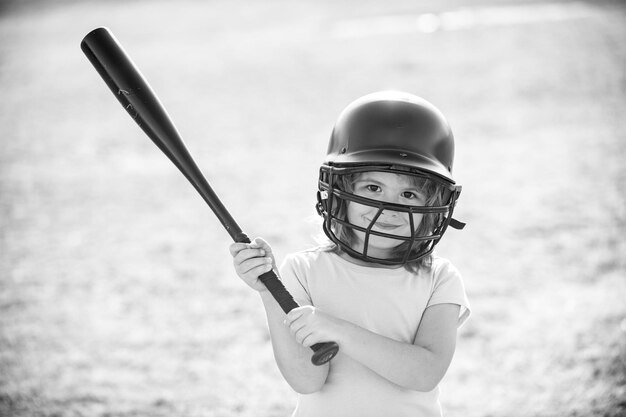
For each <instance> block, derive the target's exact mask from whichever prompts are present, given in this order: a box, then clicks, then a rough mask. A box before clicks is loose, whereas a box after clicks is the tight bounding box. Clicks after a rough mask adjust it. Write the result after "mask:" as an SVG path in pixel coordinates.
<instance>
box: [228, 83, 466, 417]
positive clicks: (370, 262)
mask: <svg viewBox="0 0 626 417" xmlns="http://www.w3.org/2000/svg"><path fill="white" fill-rule="evenodd" d="M453 158H454V140H453V135H452V132H451V130H450V128H449V126H448V123H447V122H446V120H445V118H444V117H443V115H442V114H441V112H439V110H437V109H436V108H435V107H434V106H433V105H432V104H430V103H428V102H427V101H425V100H423V99H421V98H419V97H416V96H413V95H410V94H406V93H400V92H390V91H385V92H379V93H374V94H370V95H367V96H365V97H362V98H360V99H358V100H356V101H354V102H353V103H351V104H350V105H349V106H348V107H347V108H346V109H345V110H344V111H343V112H342V113H341V115H340V117H339V119H338V121H337V123H336V125H335V128H334V130H333V133H332V135H331V139H330V144H329V147H328V153H327V156H326V160H325V162H324V164H323V165H322V167H321V169H320V178H319V191H318V205H317V209H318V212H319V213H320V215H321V216H322V217H323V218H324V222H323V229H324V232H325V234H326V236H327V237H328V238H329V239H330V241H331V242H330V243H329V244H328V245H324V246H320V247H317V248H314V249H310V250H306V251H302V252H299V253H296V254H293V255H290V256H289V257H287V259H285V261H284V263H283V265H282V266H281V268H280V274H279V276H280V277H281V280H282V282H283V284H284V285H285V287H286V288H287V289H288V290H289V292H290V293H291V294H292V295H293V297H294V299H295V300H296V301H297V302H298V303H299V304H300V307H299V308H296V309H294V310H292V311H291V312H290V313H289V314H287V315H285V314H284V313H283V311H282V309H281V308H280V307H279V305H278V304H277V303H276V302H275V301H274V299H273V298H272V296H271V295H270V294H269V293H268V291H267V290H266V289H265V287H264V286H263V284H262V283H260V282H259V280H258V276H259V275H261V274H263V273H265V272H267V271H269V270H270V269H272V268H275V263H274V257H273V255H272V249H271V247H270V246H269V245H268V244H267V243H266V242H265V241H263V240H262V239H260V238H257V239H255V240H254V241H253V243H252V244H244V243H235V244H233V245H231V247H230V252H231V254H232V255H233V257H234V265H235V270H236V271H237V274H238V275H239V276H240V277H241V278H242V279H243V280H244V281H245V282H246V283H247V284H248V285H250V286H251V287H252V288H254V289H255V290H257V291H259V293H260V296H261V299H262V301H263V304H264V307H265V311H266V314H267V320H268V326H269V329H270V334H271V340H272V346H273V349H274V356H275V358H276V361H277V364H278V367H279V369H280V371H281V373H282V375H283V376H284V378H285V379H286V381H287V382H288V383H289V385H290V386H291V387H292V388H293V389H294V390H295V391H296V392H298V393H299V395H298V404H297V407H296V410H295V411H294V414H293V416H298V417H305V416H306V417H309V416H314V417H328V416H341V417H346V416H355V417H356V416H358V417H366V416H376V417H381V416H421V417H430V416H440V415H441V407H440V404H439V390H438V384H439V382H440V381H441V379H442V378H443V376H444V374H445V372H446V370H447V369H448V366H449V364H450V362H451V360H452V356H453V354H454V350H455V342H456V331H457V328H458V326H460V325H461V324H462V323H463V322H464V321H465V319H466V318H467V317H468V315H469V303H468V301H467V297H466V295H465V290H464V287H463V283H462V281H461V277H460V275H459V273H458V272H457V270H456V269H455V268H454V267H453V266H452V264H450V262H449V261H447V260H446V259H443V258H439V257H437V256H435V255H433V253H432V252H433V249H434V247H435V245H436V244H437V242H438V241H439V240H440V239H441V236H442V235H443V233H444V232H445V230H446V228H447V227H448V225H450V226H452V227H455V228H462V226H463V223H460V222H458V221H456V220H453V219H452V211H453V209H454V205H455V202H456V199H457V198H458V196H459V194H460V192H461V187H460V186H458V185H455V182H454V180H453V179H452V162H453ZM327 341H334V342H337V343H338V345H339V353H338V354H337V356H336V357H335V358H334V359H332V360H331V361H330V362H329V363H327V364H324V365H322V366H314V365H312V364H311V361H310V358H311V354H312V352H311V350H310V349H309V346H311V345H313V344H315V343H319V342H327Z"/></svg>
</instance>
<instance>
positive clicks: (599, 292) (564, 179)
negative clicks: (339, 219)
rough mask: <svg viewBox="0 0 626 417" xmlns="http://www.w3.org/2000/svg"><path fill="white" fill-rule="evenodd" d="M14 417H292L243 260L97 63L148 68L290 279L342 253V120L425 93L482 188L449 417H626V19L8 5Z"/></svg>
mask: <svg viewBox="0 0 626 417" xmlns="http://www.w3.org/2000/svg"><path fill="white" fill-rule="evenodd" d="M0 6H1V7H0V95H1V98H2V99H1V100H0V141H1V147H0V416H15V417H25V416H37V417H44V416H45V417H53V416H54V417H74V416H101V417H104V416H107V417H131V416H132V417H139V416H151V417H153V416H157V417H158V416H184V417H196V416H198V417H200V416H202V417H213V416H215V417H235V416H246V417H248V416H250V417H252V416H270V417H274V416H275V417H278V416H287V415H289V414H290V411H291V410H292V409H293V405H294V394H293V392H292V391H291V389H290V388H289V387H288V385H287V384H286V383H285V382H284V381H283V380H282V379H281V377H280V375H279V373H278V370H277V368H276V366H275V364H274V361H273V358H272V354H271V347H270V344H269V338H268V333H267V330H266V327H265V318H264V314H263V311H262V306H261V303H260V301H259V299H258V297H257V296H256V294H254V293H253V292H252V291H250V290H249V289H248V288H247V287H246V286H245V285H244V284H243V283H241V282H240V281H239V280H238V279H237V277H236V276H235V274H234V272H233V270H232V268H231V263H230V257H229V255H228V251H227V247H228V244H229V237H228V235H227V234H226V232H224V230H223V229H222V228H221V226H220V224H219V223H218V222H217V220H216V219H215V218H214V217H213V216H212V214H211V212H210V211H209V210H208V208H207V207H206V206H205V205H204V203H203V202H202V200H201V199H200V198H199V197H198V196H197V195H196V194H195V191H194V190H193V189H192V188H191V187H190V186H189V185H188V184H187V182H186V180H185V179H184V178H183V177H182V176H181V175H180V174H179V173H178V172H177V171H176V169H175V168H174V167H173V166H172V165H171V163H170V162H169V161H168V160H167V159H166V158H165V157H164V156H163V155H162V154H161V153H160V151H159V150H158V149H157V148H156V147H154V145H153V144H152V143H151V142H150V141H149V140H148V139H147V138H146V137H145V135H144V134H143V133H142V132H141V131H140V129H138V128H137V126H136V125H134V123H133V122H132V121H131V120H130V118H129V117H128V116H127V115H125V114H124V112H123V110H122V109H121V108H120V106H119V104H118V103H117V102H116V100H115V99H114V98H113V96H112V95H111V93H110V92H109V91H108V89H107V88H106V86H105V84H104V83H103V82H102V80H101V79H100V77H99V76H98V75H97V73H96V72H95V71H94V69H93V68H92V67H91V65H90V64H89V62H88V61H87V60H86V58H85V57H84V55H83V54H82V52H81V51H80V48H79V43H80V40H81V39H82V37H83V36H84V35H86V34H87V33H88V32H89V31H90V30H92V29H94V28H96V27H98V26H107V27H109V28H110V29H111V30H112V31H113V32H114V33H115V35H116V36H117V38H118V39H119V40H120V41H121V42H122V43H123V44H124V46H125V48H126V50H127V51H128V52H129V53H130V54H131V56H132V57H133V59H134V60H135V62H136V63H137V64H138V66H139V67H140V68H141V70H142V72H143V73H144V75H145V76H146V77H147V78H148V80H149V81H150V83H151V84H152V87H153V88H154V89H155V91H157V93H158V95H159V97H160V99H161V101H162V102H163V103H164V104H165V105H166V107H167V109H168V111H169V113H170V115H171V116H172V117H173V119H174V120H175V122H176V124H177V126H178V128H179V130H180V132H181V134H182V136H183V137H184V138H185V141H186V143H187V145H188V147H189V149H190V151H191V153H192V154H193V155H194V157H195V158H196V160H197V161H198V164H199V165H200V168H201V169H202V170H203V171H204V173H205V174H206V176H207V177H208V178H209V179H210V181H211V183H212V184H213V185H214V188H215V190H216V191H217V192H218V194H219V195H220V196H221V197H222V200H223V201H224V203H225V204H226V206H227V207H229V208H230V209H231V211H232V214H233V216H234V217H235V218H236V219H238V222H239V223H240V225H241V226H242V228H243V229H244V230H245V231H246V232H247V233H248V234H249V235H251V236H256V235H261V236H263V237H265V238H266V239H267V240H268V241H270V243H272V245H273V246H274V248H275V252H276V253H277V255H278V257H279V258H282V257H283V256H284V255H285V254H287V253H289V252H292V251H296V250H299V249H303V248H306V247H309V246H311V245H313V244H314V238H315V237H316V236H317V235H318V234H319V231H320V226H319V222H318V221H317V220H315V212H314V208H313V204H314V199H315V191H316V179H317V170H318V168H319V164H320V163H321V161H322V159H323V156H324V152H325V149H326V145H327V140H328V136H329V134H330V130H331V128H332V125H333V123H334V120H335V118H336V116H337V115H338V113H339V112H340V110H341V109H342V108H343V107H344V106H345V105H346V104H347V103H349V102H350V101H352V100H353V99H354V98H356V97H358V96H361V95H363V94H365V93H369V92H372V91H376V90H381V89H399V90H407V91H410V92H413V93H415V94H418V95H421V96H423V97H425V98H427V99H428V100H430V101H431V102H433V103H435V104H436V105H437V106H438V107H439V108H441V109H442V111H443V112H444V113H445V114H446V115H447V116H448V118H449V120H450V122H451V124H452V126H453V129H454V131H455V135H456V140H457V159H456V166H455V176H456V178H457V179H458V182H459V183H460V184H462V185H463V195H462V196H461V200H460V204H459V207H458V209H457V217H458V218H459V219H460V220H464V221H466V222H467V223H468V226H467V228H466V229H465V230H463V231H461V232H459V231H450V232H448V234H447V235H446V237H445V238H444V240H443V241H442V243H441V245H440V247H439V254H440V255H441V256H445V257H447V258H450V259H451V260H452V261H453V262H454V263H455V265H456V266H457V267H458V268H459V269H460V270H461V271H462V273H463V276H464V279H465V284H466V287H467V291H468V294H469V297H470V301H471V303H472V307H473V316H472V317H471V319H470V321H469V322H468V323H467V324H466V325H465V326H463V327H462V328H461V329H460V332H459V340H458V344H457V353H456V356H455V358H454V361H453V363H452V366H451V368H450V370H449V372H448V375H447V376H446V378H445V379H444V381H443V383H442V404H443V407H444V411H445V415H446V416H458V417H512V416H519V417H557V416H558V417H561V416H568V417H574V416H580V417H582V416H585V417H586V416H598V417H599V416H602V417H617V416H624V415H626V303H624V300H625V299H626V261H625V259H626V257H625V255H624V254H625V253H626V238H625V233H626V198H625V197H624V195H625V194H624V191H625V190H626V168H625V162H626V149H625V147H626V145H625V143H626V124H625V122H624V116H623V115H624V114H626V71H625V68H626V66H625V65H624V63H625V62H626V43H625V42H624V40H625V39H626V4H625V3H624V2H623V1H595V2H591V1H590V2H554V3H542V2H535V1H526V2H523V1H495V2H494V1H491V2H480V3H478V2H469V1H467V2H462V1H460V0H456V1H451V0H447V1H440V2H434V1H427V2H413V1H408V0H407V1H404V0H399V1H394V2H377V1H370V0H366V1H359V2H357V1H353V0H350V1H342V2H332V1H326V0H322V1H312V0H304V1H300V2H288V1H274V0H272V1H264V2H254V1H252V0H237V1H222V0H216V1H206V2H200V1H191V0H186V1H179V2H166V1H150V2H148V1H131V2H121V1H116V2H95V1H91V2H74V1H63V2H47V3H46V2H42V1H34V0H31V1H24V2H18V1H12V2H11V1H10V2H7V1H5V2H2V3H0Z"/></svg>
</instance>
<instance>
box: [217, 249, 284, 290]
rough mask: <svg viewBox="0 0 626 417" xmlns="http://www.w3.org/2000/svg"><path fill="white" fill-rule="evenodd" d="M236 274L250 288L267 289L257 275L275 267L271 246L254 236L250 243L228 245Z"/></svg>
mask: <svg viewBox="0 0 626 417" xmlns="http://www.w3.org/2000/svg"><path fill="white" fill-rule="evenodd" d="M229 250H230V254H231V255H232V256H233V265H234V266H235V271H236V272H237V275H239V277H240V278H241V279H242V280H243V281H244V282H245V283H246V284H248V285H249V286H250V287H251V288H252V289H254V290H257V291H267V288H266V287H265V285H263V283H262V282H261V281H259V275H262V274H264V273H266V272H268V271H270V270H271V269H273V268H275V267H276V263H275V260H274V255H273V254H272V248H271V247H270V245H268V244H267V242H265V241H264V240H263V239H261V238H256V239H254V240H253V241H252V243H233V244H232V245H230V247H229Z"/></svg>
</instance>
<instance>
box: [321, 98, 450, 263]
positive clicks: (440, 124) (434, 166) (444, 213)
mask: <svg viewBox="0 0 626 417" xmlns="http://www.w3.org/2000/svg"><path fill="white" fill-rule="evenodd" d="M453 157H454V141H453V136H452V132H451V131H450V128H449V126H448V125H447V122H446V121H445V118H443V115H441V113H440V112H439V111H438V110H437V109H436V108H434V106H432V105H431V104H430V103H428V102H426V101H425V100H423V99H421V98H419V97H416V96H412V95H408V94H405V93H397V92H382V93H375V94H371V95H368V96H365V97H363V98H361V99H358V100H356V101H355V102H353V103H352V104H350V105H349V106H348V107H347V108H346V109H345V110H344V112H342V114H341V115H340V117H339V120H338V121H337V123H336V125H335V128H334V130H333V134H332V136H331V140H330V144H329V149H328V152H327V157H326V161H325V163H324V164H323V165H322V167H321V168H320V176H319V182H318V185H319V191H318V204H317V209H318V213H319V214H320V215H321V216H322V217H324V223H323V229H324V232H325V234H326V235H327V237H328V238H329V239H330V240H331V241H333V242H334V243H335V244H337V246H339V247H340V248H341V250H343V251H344V252H346V253H347V254H349V255H350V256H352V257H355V258H357V259H361V260H365V261H368V262H375V263H379V264H384V265H403V264H407V263H413V262H417V261H420V260H422V259H423V258H425V257H427V256H428V255H430V254H431V253H432V251H433V249H434V247H435V245H436V244H437V242H439V240H440V239H441V237H442V236H443V233H444V232H445V230H446V228H447V227H448V225H450V224H452V226H453V227H457V226H459V225H460V224H461V223H459V222H456V221H453V220H452V212H453V209H454V206H455V203H456V200H457V198H458V196H459V194H460V192H461V187H460V186H458V185H456V184H455V182H454V180H453V179H452V172H451V170H452V161H453ZM368 172H378V173H387V174H397V175H402V176H406V177H408V179H409V180H410V181H411V182H412V183H414V184H415V185H416V186H419V188H421V189H422V190H423V192H424V194H425V195H426V201H425V202H424V203H423V204H421V205H406V204H398V203H395V202H385V201H380V200H377V199H372V198H367V197H364V196H362V195H358V194H357V193H355V192H353V191H354V190H353V188H352V183H353V182H354V180H355V179H356V178H358V177H359V176H361V175H364V174H365V173H368ZM418 184H419V185H418ZM357 206H358V207H359V208H361V209H362V210H368V214H367V217H365V219H366V220H367V221H366V223H363V222H362V221H361V220H359V221H355V220H354V219H350V218H349V215H348V213H349V211H350V210H352V211H353V212H354V210H355V207H357ZM349 208H350V209H349ZM386 213H387V214H388V213H393V215H394V216H402V217H403V219H404V222H405V223H406V225H407V227H405V228H404V229H403V232H402V233H399V232H398V230H397V229H395V228H394V229H393V230H391V231H386V230H385V229H384V228H382V230H381V228H380V227H378V225H377V222H378V221H379V219H381V218H382V216H385V215H386ZM451 222H452V223H451ZM358 223H360V224H358ZM377 247H388V248H389V250H387V251H382V252H381V251H380V250H377V249H376V248H377ZM380 253H385V255H384V256H381V255H380Z"/></svg>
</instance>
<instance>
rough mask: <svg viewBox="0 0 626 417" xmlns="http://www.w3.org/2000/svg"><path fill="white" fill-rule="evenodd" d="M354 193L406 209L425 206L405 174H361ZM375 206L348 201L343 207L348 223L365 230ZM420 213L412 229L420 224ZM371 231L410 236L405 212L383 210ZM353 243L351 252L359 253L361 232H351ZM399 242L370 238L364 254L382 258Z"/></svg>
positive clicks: (373, 215)
mask: <svg viewBox="0 0 626 417" xmlns="http://www.w3.org/2000/svg"><path fill="white" fill-rule="evenodd" d="M353 187H354V191H353V192H354V194H356V195H359V196H362V197H367V198H371V199H373V200H380V201H385V202H388V203H396V204H403V205H410V206H422V205H425V203H426V196H425V195H423V194H422V191H421V190H420V189H419V188H418V187H417V186H416V185H415V184H414V183H413V181H412V180H411V177H409V176H407V175H400V174H394V173H389V172H365V173H363V174H361V175H360V176H359V177H357V179H356V181H355V182H354V185H353ZM377 213H378V209H377V208H376V207H370V206H365V205H363V204H359V203H355V202H350V203H348V207H347V216H348V221H349V222H350V223H352V224H355V225H357V226H361V227H364V228H367V227H368V226H369V225H370V223H371V222H372V220H373V219H374V217H375V216H376V214H377ZM422 217H423V214H419V213H414V214H413V226H414V228H415V229H417V226H418V225H419V224H420V222H421V221H422ZM372 230H374V231H377V232H382V233H388V234H392V235H398V236H406V237H408V236H411V224H410V220H409V214H408V213H402V212H398V211H390V210H385V211H383V212H382V214H381V215H380V216H379V217H378V219H377V220H376V224H375V225H374V227H373V228H372ZM354 233H355V235H356V237H357V242H355V244H354V246H353V247H354V249H356V250H361V249H362V248H363V245H364V243H365V233H363V232H360V231H358V230H354ZM401 243H402V241H400V240H396V239H390V238H386V237H382V236H376V235H370V238H369V245H368V250H367V254H368V255H369V256H373V257H376V258H381V259H386V258H389V257H390V256H391V250H392V249H393V248H395V247H396V246H398V245H400V244H401Z"/></svg>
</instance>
